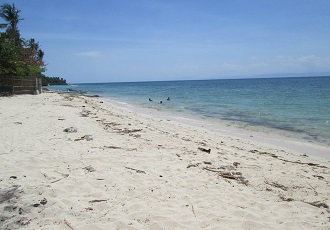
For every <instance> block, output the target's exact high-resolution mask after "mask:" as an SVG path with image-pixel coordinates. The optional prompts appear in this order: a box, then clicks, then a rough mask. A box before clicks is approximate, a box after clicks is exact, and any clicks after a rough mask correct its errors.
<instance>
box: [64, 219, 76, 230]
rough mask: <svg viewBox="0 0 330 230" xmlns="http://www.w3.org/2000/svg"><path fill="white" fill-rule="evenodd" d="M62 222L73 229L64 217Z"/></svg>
mask: <svg viewBox="0 0 330 230" xmlns="http://www.w3.org/2000/svg"><path fill="white" fill-rule="evenodd" d="M64 223H65V224H66V225H67V226H68V227H69V228H70V229H71V230H74V228H73V227H72V226H71V223H70V222H69V221H67V220H66V219H64Z"/></svg>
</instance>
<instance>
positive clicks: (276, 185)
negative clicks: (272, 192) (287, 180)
mask: <svg viewBox="0 0 330 230" xmlns="http://www.w3.org/2000/svg"><path fill="white" fill-rule="evenodd" d="M265 184H267V185H270V186H273V187H275V188H279V189H282V190H283V191H288V190H289V188H288V187H287V186H284V185H282V184H279V183H277V182H269V181H265Z"/></svg>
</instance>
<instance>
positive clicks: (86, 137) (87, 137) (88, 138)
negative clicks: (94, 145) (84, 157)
mask: <svg viewBox="0 0 330 230" xmlns="http://www.w3.org/2000/svg"><path fill="white" fill-rule="evenodd" d="M84 138H85V139H86V141H91V140H93V135H85V136H84Z"/></svg>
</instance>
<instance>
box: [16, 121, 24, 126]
mask: <svg viewBox="0 0 330 230" xmlns="http://www.w3.org/2000/svg"><path fill="white" fill-rule="evenodd" d="M14 124H15V125H22V124H23V123H22V122H20V121H16V122H14Z"/></svg>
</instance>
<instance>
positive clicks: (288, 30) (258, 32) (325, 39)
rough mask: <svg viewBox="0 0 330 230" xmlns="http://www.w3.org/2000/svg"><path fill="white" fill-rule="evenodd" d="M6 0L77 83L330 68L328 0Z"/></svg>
mask: <svg viewBox="0 0 330 230" xmlns="http://www.w3.org/2000/svg"><path fill="white" fill-rule="evenodd" d="M0 2H1V3H5V2H7V3H13V2H14V3H15V5H16V7H17V8H18V9H20V10H21V17H23V18H24V19H25V20H24V21H22V22H21V23H20V25H19V28H20V31H21V34H22V37H24V38H35V39H36V40H37V41H39V43H40V45H41V47H42V49H43V50H44V52H45V61H46V63H48V66H47V72H46V75H48V76H58V77H63V78H65V79H67V81H68V82H72V83H78V82H115V81H149V80H179V79H180V80H185V79H211V78H237V77H240V78H241V77H250V76H257V75H263V74H278V73H298V74H300V75H306V74H307V75H308V74H309V73H319V74H320V75H323V74H324V73H326V74H327V73H330V45H329V44H330V43H329V41H330V1H329V0H204V1H202V0H93V1H92V0H85V1H82V0H56V1H45V0H30V1H26V0H17V1H10V0H8V1H4V0H0Z"/></svg>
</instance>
